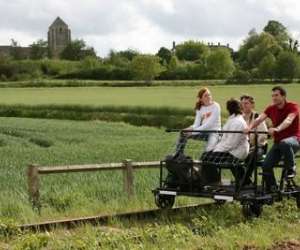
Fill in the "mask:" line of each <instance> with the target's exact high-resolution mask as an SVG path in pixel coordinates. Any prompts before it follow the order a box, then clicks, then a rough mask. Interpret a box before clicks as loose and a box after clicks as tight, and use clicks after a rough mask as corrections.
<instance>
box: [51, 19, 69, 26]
mask: <svg viewBox="0 0 300 250" xmlns="http://www.w3.org/2000/svg"><path fill="white" fill-rule="evenodd" d="M55 26H66V27H68V25H67V24H66V23H65V22H64V21H63V20H62V19H61V18H60V17H57V18H56V19H55V20H54V22H53V23H52V24H51V25H50V28H51V27H55Z"/></svg>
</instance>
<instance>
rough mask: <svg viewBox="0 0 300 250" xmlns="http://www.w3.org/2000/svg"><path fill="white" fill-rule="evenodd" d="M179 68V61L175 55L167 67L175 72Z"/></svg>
mask: <svg viewBox="0 0 300 250" xmlns="http://www.w3.org/2000/svg"><path fill="white" fill-rule="evenodd" d="M177 66H178V59H177V57H176V56H175V55H173V56H172V57H171V59H170V62H169V64H168V66H167V67H168V70H171V71H172V70H175V69H176V68H177Z"/></svg>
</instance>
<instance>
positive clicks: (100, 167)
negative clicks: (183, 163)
mask: <svg viewBox="0 0 300 250" xmlns="http://www.w3.org/2000/svg"><path fill="white" fill-rule="evenodd" d="M159 167H160V162H159V161H153V162H132V161H131V160H124V161H123V162H122V163H105V164H95V165H70V166H52V167H49V166H38V165H29V166H28V168H27V178H28V192H29V199H30V201H31V203H32V205H33V206H34V207H35V208H40V175H49V174H61V173H76V172H92V171H93V172H95V171H112V170H113V171H114V170H122V171H123V183H124V192H125V193H127V195H128V198H132V196H133V195H134V170H136V169H151V168H159Z"/></svg>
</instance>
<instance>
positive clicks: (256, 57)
mask: <svg viewBox="0 0 300 250" xmlns="http://www.w3.org/2000/svg"><path fill="white" fill-rule="evenodd" d="M280 51H282V47H281V46H280V45H279V44H278V42H277V40H276V39H275V38H274V37H273V36H272V35H271V34H269V33H265V32H262V33H261V34H256V33H252V34H251V35H250V36H249V37H248V38H247V39H246V40H245V41H244V44H243V45H242V46H241V48H240V51H239V63H240V65H241V67H242V69H246V70H250V69H252V68H256V67H258V65H259V64H260V62H261V60H262V59H263V58H264V57H265V56H266V55H268V54H269V53H271V54H272V55H273V56H275V57H277V56H278V55H279V53H280Z"/></svg>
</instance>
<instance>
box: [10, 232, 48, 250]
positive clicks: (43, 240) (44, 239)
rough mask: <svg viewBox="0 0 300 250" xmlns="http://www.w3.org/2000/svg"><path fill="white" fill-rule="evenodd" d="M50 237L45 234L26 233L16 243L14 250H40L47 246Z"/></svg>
mask: <svg viewBox="0 0 300 250" xmlns="http://www.w3.org/2000/svg"><path fill="white" fill-rule="evenodd" d="M49 240H50V237H49V236H47V235H46V234H28V235H26V236H25V237H24V238H22V240H21V241H20V242H19V243H18V244H17V245H16V247H15V250H40V249H44V248H45V247H47V245H48V242H49Z"/></svg>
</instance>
